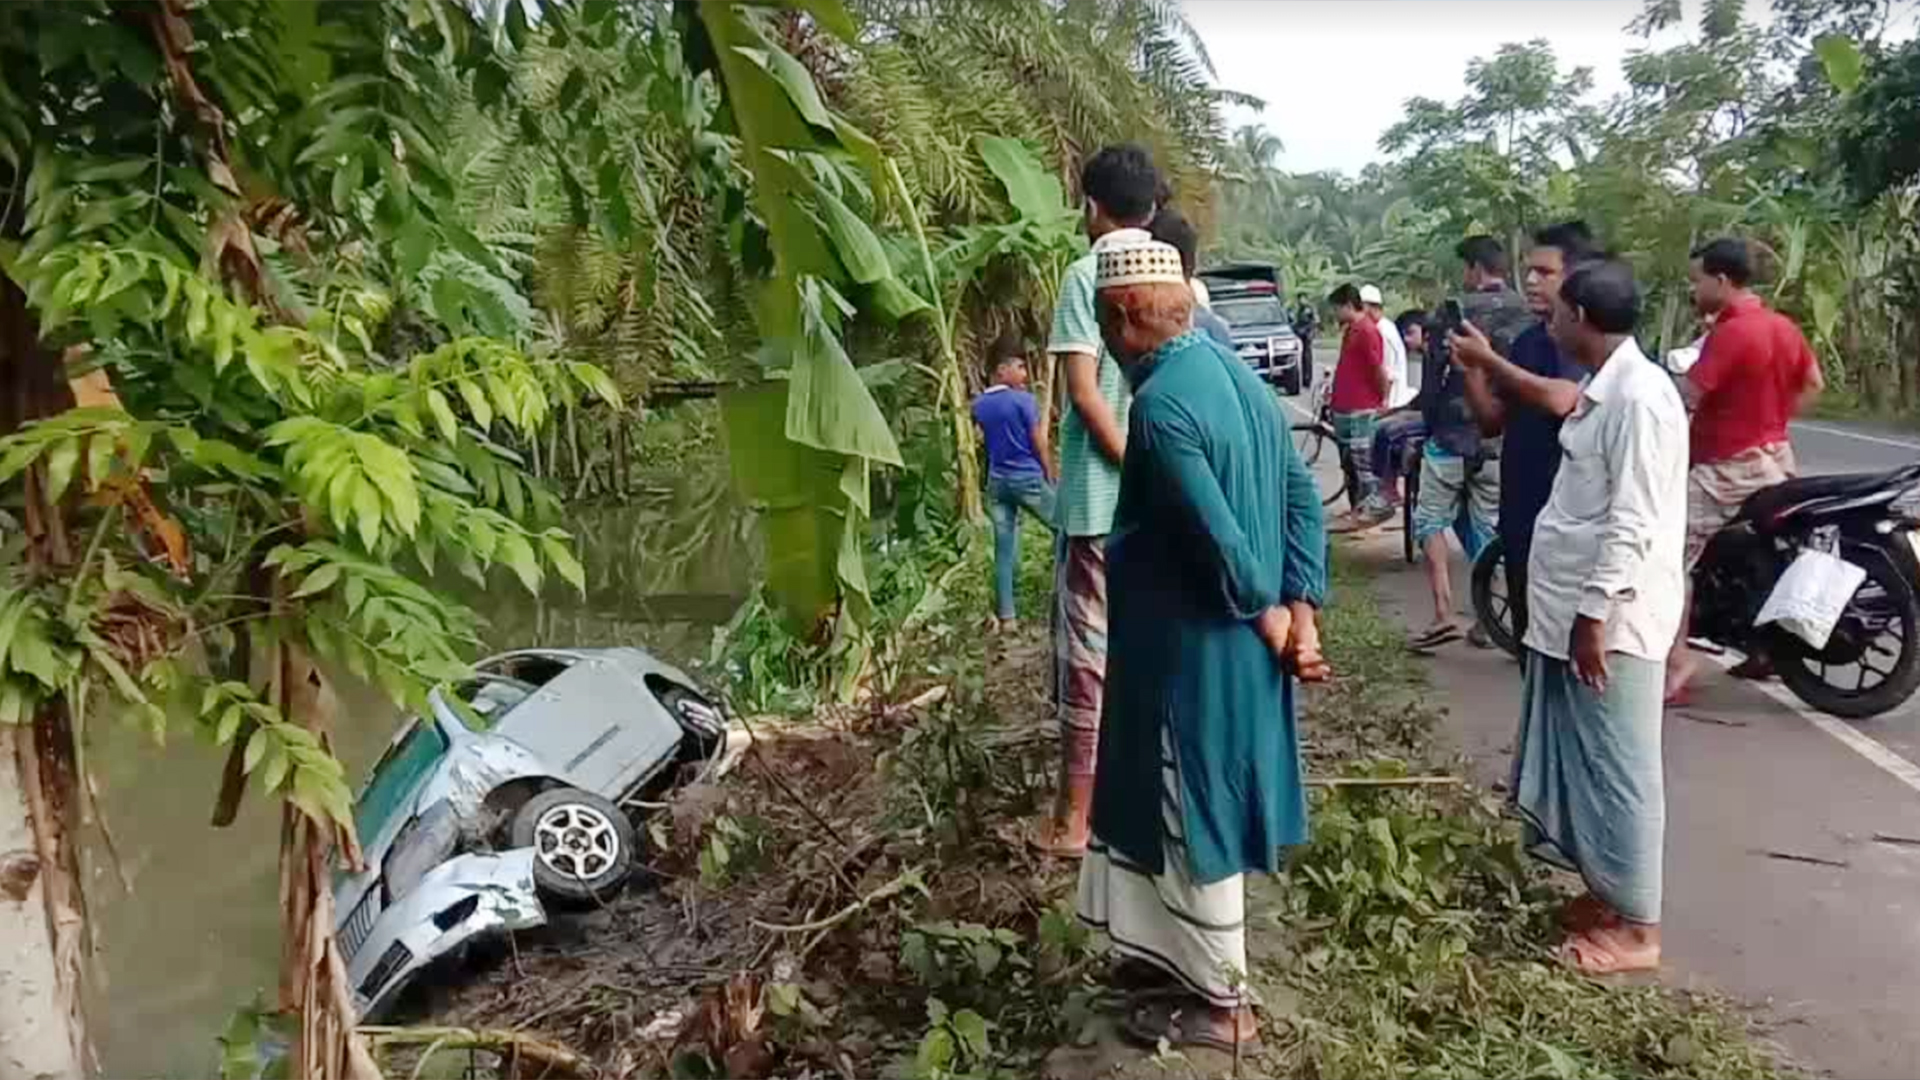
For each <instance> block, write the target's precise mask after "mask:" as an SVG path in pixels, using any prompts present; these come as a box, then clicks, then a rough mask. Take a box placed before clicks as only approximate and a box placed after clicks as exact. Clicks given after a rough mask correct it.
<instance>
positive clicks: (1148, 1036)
mask: <svg viewBox="0 0 1920 1080" xmlns="http://www.w3.org/2000/svg"><path fill="white" fill-rule="evenodd" d="M1206 1013H1207V1006H1206V1005H1205V1004H1204V1003H1202V1002H1200V1001H1198V1000H1196V999H1194V998H1192V997H1180V998H1160V999H1155V1000H1149V1001H1142V1002H1140V1003H1138V1004H1136V1005H1135V1006H1134V1007H1133V1008H1132V1009H1130V1010H1128V1012H1127V1022H1126V1032H1127V1035H1128V1036H1129V1037H1131V1038H1132V1039H1133V1040H1134V1041H1136V1042H1138V1043H1140V1044H1141V1045H1142V1046H1155V1047H1157V1046H1159V1045H1160V1044H1161V1043H1162V1042H1165V1043H1166V1044H1167V1048H1168V1049H1171V1050H1179V1049H1182V1048H1184V1047H1202V1048H1205V1049H1208V1050H1218V1051H1220V1052H1222V1053H1226V1054H1231V1053H1233V1052H1234V1042H1233V1039H1232V1038H1230V1037H1225V1036H1222V1035H1220V1034H1218V1033H1217V1032H1215V1031H1214V1030H1213V1028H1212V1026H1211V1025H1209V1024H1207V1023H1206V1022H1205V1020H1204V1019H1202V1020H1201V1021H1200V1022H1199V1023H1198V1024H1195V1023H1192V1022H1190V1020H1189V1017H1192V1016H1199V1017H1203V1018H1204V1017H1205V1015H1206ZM1237 1022H1238V1021H1237V1020H1236V1023H1237ZM1239 1052H1240V1053H1242V1054H1257V1053H1259V1052H1260V1034H1259V1032H1257V1031H1256V1032H1255V1033H1254V1034H1252V1035H1249V1036H1247V1037H1246V1038H1243V1039H1241V1040H1240V1046H1239Z"/></svg>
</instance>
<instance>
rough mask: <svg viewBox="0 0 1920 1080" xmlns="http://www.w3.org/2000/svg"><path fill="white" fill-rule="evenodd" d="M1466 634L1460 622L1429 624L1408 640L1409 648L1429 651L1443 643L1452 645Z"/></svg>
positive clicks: (1415, 650) (1417, 650) (1416, 650)
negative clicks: (1438, 624) (1442, 624)
mask: <svg viewBox="0 0 1920 1080" xmlns="http://www.w3.org/2000/svg"><path fill="white" fill-rule="evenodd" d="M1465 636H1466V631H1464V630H1462V629H1460V624H1459V623H1447V624H1445V625H1444V626H1429V627H1427V628H1426V629H1425V630H1422V631H1420V633H1418V634H1415V635H1414V636H1413V638H1412V639H1411V640H1409V641H1408V642H1407V648H1409V649H1412V650H1413V651H1414V652H1427V651H1429V650H1432V649H1437V648H1439V647H1440V646H1442V645H1450V644H1452V643H1453V642H1456V641H1459V640H1460V639H1461V638H1463V637H1465Z"/></svg>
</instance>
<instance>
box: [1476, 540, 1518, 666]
mask: <svg viewBox="0 0 1920 1080" xmlns="http://www.w3.org/2000/svg"><path fill="white" fill-rule="evenodd" d="M1506 551H1507V545H1506V544H1505V543H1504V542H1503V541H1502V540H1501V539H1500V537H1498V536H1495V537H1494V538H1493V539H1491V540H1489V541H1487V546H1486V547H1484V548H1481V549H1480V557H1479V558H1478V559H1475V560H1474V562H1473V614H1474V618H1476V619H1478V620H1479V622H1480V627H1481V629H1483V630H1485V631H1486V632H1487V637H1488V638H1489V639H1490V640H1491V641H1492V642H1493V643H1494V645H1495V646H1497V647H1499V648H1501V649H1504V650H1505V651H1506V652H1507V653H1509V654H1511V655H1513V656H1516V657H1517V656H1519V655H1520V642H1519V640H1518V639H1517V638H1515V637H1514V633H1513V605H1512V604H1511V603H1509V602H1508V599H1507V558H1506Z"/></svg>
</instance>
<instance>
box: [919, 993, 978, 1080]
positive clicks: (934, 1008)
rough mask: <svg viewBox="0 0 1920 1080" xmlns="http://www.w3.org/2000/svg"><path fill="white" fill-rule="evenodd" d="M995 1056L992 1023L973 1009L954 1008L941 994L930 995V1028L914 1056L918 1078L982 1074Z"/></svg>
mask: <svg viewBox="0 0 1920 1080" xmlns="http://www.w3.org/2000/svg"><path fill="white" fill-rule="evenodd" d="M992 1060H993V1025H992V1024H990V1023H988V1022H987V1021H986V1019H985V1018H984V1017H982V1016H981V1015H980V1014H979V1013H977V1012H974V1011H973V1010H972V1009H961V1010H959V1011H958V1012H952V1011H949V1010H948V1009H947V1005H946V1003H945V1002H943V1001H941V1000H940V999H939V998H928V999H927V1032H926V1034H925V1035H922V1036H921V1037H920V1047H919V1049H918V1050H917V1051H916V1052H915V1053H914V1057H913V1076H914V1077H915V1078H916V1080H945V1078H947V1077H955V1076H973V1075H979V1074H978V1073H977V1072H976V1070H979V1069H981V1068H983V1067H984V1066H986V1065H988V1064H989V1063H990V1062H991V1061H992ZM987 1075H992V1074H991V1073H988V1074H987Z"/></svg>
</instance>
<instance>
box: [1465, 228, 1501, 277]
mask: <svg viewBox="0 0 1920 1080" xmlns="http://www.w3.org/2000/svg"><path fill="white" fill-rule="evenodd" d="M1453 253H1454V254H1455V255H1458V256H1460V261H1462V262H1464V263H1466V264H1467V265H1468V266H1477V267H1479V268H1480V269H1482V270H1484V271H1486V272H1487V273H1489V274H1494V275H1497V276H1499V277H1506V276H1507V249H1506V247H1505V246H1504V245H1502V244H1501V243H1500V241H1498V240H1496V239H1494V238H1493V237H1491V236H1488V235H1487V234H1485V233H1480V234H1479V235H1476V236H1469V237H1467V238H1466V239H1465V240H1462V241H1460V243H1459V245H1458V246H1457V247H1455V248H1454V249H1453Z"/></svg>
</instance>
